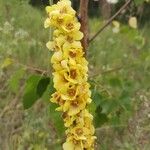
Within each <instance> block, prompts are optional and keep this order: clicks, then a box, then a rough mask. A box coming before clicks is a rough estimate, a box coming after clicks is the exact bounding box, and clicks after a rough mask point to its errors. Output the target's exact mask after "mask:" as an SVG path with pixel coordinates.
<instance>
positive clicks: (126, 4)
mask: <svg viewBox="0 0 150 150" xmlns="http://www.w3.org/2000/svg"><path fill="white" fill-rule="evenodd" d="M131 1H132V0H128V1H127V2H126V3H125V4H124V5H123V6H122V7H121V8H120V9H119V10H118V11H117V12H116V13H115V14H114V15H113V16H112V17H111V18H110V19H109V20H108V21H107V22H106V24H104V26H103V27H102V28H101V29H100V30H99V31H98V32H97V33H96V34H95V35H94V36H93V37H92V38H91V39H90V40H89V43H91V42H92V41H93V40H94V39H95V38H96V37H97V36H98V35H99V34H100V33H101V32H102V31H103V30H104V29H105V28H106V27H107V26H108V25H109V24H110V23H111V22H112V21H113V20H114V19H115V18H116V17H117V16H118V15H119V14H120V13H121V12H122V11H123V10H124V9H125V8H126V7H127V6H128V5H129V4H130V2H131Z"/></svg>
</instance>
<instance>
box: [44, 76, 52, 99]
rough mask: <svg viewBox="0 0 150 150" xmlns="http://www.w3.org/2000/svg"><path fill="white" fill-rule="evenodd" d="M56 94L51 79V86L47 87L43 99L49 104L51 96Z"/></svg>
mask: <svg viewBox="0 0 150 150" xmlns="http://www.w3.org/2000/svg"><path fill="white" fill-rule="evenodd" d="M54 92H55V89H54V84H53V80H52V79H51V78H50V82H49V85H48V86H47V88H46V90H45V92H44V93H43V96H42V99H43V100H44V101H46V102H49V99H50V97H51V95H52V94H53V93H54Z"/></svg>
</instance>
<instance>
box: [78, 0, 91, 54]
mask: <svg viewBox="0 0 150 150" xmlns="http://www.w3.org/2000/svg"><path fill="white" fill-rule="evenodd" d="M88 3H89V0H80V10H79V17H80V23H81V31H82V32H83V34H84V37H83V39H82V41H81V42H82V46H83V48H84V52H85V54H86V50H87V48H88V40H89V29H88Z"/></svg>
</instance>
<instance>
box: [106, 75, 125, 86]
mask: <svg viewBox="0 0 150 150" xmlns="http://www.w3.org/2000/svg"><path fill="white" fill-rule="evenodd" d="M109 83H110V85H111V86H114V87H122V83H121V80H120V79H119V78H117V77H114V78H111V79H110V80H109Z"/></svg>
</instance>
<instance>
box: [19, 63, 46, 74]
mask: <svg viewBox="0 0 150 150" xmlns="http://www.w3.org/2000/svg"><path fill="white" fill-rule="evenodd" d="M16 63H17V64H18V65H20V66H22V67H25V68H26V69H27V70H30V71H33V72H36V73H37V74H40V75H45V76H47V75H48V71H46V70H43V69H39V68H36V67H32V66H28V65H24V64H21V63H19V62H16Z"/></svg>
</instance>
